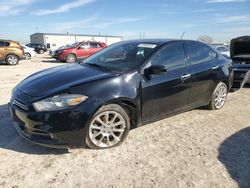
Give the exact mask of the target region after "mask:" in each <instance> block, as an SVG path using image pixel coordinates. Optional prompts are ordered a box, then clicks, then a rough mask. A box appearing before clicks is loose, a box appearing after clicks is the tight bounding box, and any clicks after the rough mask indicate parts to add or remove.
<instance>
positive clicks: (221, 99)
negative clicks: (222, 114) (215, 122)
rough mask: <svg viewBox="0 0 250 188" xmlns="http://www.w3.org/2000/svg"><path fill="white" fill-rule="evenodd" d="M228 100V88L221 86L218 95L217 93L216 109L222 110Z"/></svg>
mask: <svg viewBox="0 0 250 188" xmlns="http://www.w3.org/2000/svg"><path fill="white" fill-rule="evenodd" d="M226 98H227V88H226V86H224V85H221V86H220V87H219V88H218V89H217V91H216V93H215V103H214V105H215V107H216V108H217V109H220V108H222V107H223V106H224V104H225V102H226Z"/></svg>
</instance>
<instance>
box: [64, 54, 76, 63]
mask: <svg viewBox="0 0 250 188" xmlns="http://www.w3.org/2000/svg"><path fill="white" fill-rule="evenodd" d="M66 62H67V63H75V62H76V56H75V55H74V54H68V55H67V56H66Z"/></svg>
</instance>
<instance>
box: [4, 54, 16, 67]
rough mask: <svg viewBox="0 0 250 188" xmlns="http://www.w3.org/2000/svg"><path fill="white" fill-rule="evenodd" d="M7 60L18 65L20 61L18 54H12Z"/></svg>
mask: <svg viewBox="0 0 250 188" xmlns="http://www.w3.org/2000/svg"><path fill="white" fill-rule="evenodd" d="M7 61H8V64H10V65H16V64H17V63H18V58H17V57H16V56H13V55H11V56H9V57H8V58H7Z"/></svg>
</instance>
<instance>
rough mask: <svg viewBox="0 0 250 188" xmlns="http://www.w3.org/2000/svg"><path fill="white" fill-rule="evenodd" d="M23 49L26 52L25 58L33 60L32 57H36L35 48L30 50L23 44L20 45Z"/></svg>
mask: <svg viewBox="0 0 250 188" xmlns="http://www.w3.org/2000/svg"><path fill="white" fill-rule="evenodd" d="M20 45H21V46H22V47H23V50H24V58H25V59H31V58H32V57H35V55H36V52H35V49H34V48H30V47H28V46H25V45H23V44H20Z"/></svg>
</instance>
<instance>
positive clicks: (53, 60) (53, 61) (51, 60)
mask: <svg viewBox="0 0 250 188" xmlns="http://www.w3.org/2000/svg"><path fill="white" fill-rule="evenodd" d="M42 62H43V63H61V62H60V61H57V60H56V59H50V60H42Z"/></svg>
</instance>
